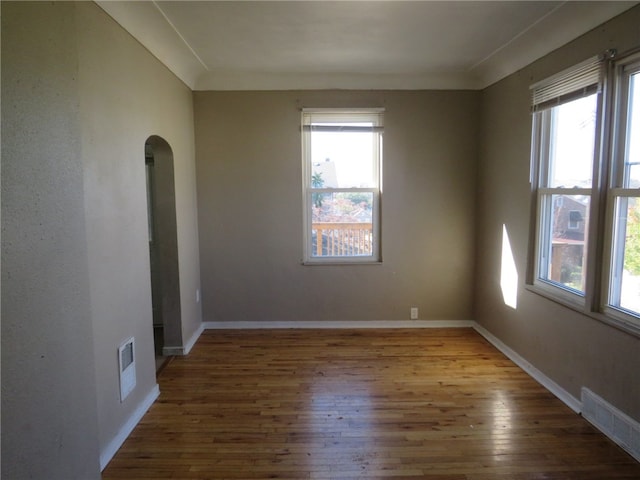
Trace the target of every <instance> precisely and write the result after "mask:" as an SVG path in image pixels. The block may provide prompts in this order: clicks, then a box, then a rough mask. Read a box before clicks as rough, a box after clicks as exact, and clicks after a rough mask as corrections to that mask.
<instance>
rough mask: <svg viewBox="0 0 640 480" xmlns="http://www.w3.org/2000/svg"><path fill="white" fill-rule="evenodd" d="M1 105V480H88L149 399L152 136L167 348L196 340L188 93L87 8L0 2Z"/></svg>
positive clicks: (197, 319)
mask: <svg viewBox="0 0 640 480" xmlns="http://www.w3.org/2000/svg"><path fill="white" fill-rule="evenodd" d="M2 99H3V102H2V124H3V138H2V154H3V165H2V167H3V172H2V187H3V189H2V227H3V238H2V277H3V278H2V283H3V289H2V317H3V322H2V477H3V478H5V477H6V478H11V479H22V478H34V479H46V480H58V479H60V480H63V479H64V480H68V479H83V480H84V479H91V478H99V477H100V473H99V459H100V456H101V455H102V456H103V458H104V455H105V452H108V451H109V448H112V447H113V446H114V444H113V442H114V440H117V438H119V437H118V436H119V435H121V429H122V428H123V427H125V426H126V425H131V420H132V418H133V417H134V414H135V413H136V411H137V410H138V409H139V408H140V407H141V405H143V404H144V401H145V400H148V399H149V398H150V395H152V394H153V391H154V389H155V385H156V378H155V364H154V352H153V333H152V310H151V288H150V272H149V250H148V238H147V211H146V193H145V192H146V181H145V160H144V144H145V141H146V140H147V138H148V137H149V136H151V135H158V136H160V137H162V138H164V139H165V140H166V141H167V142H168V143H169V145H170V146H171V148H172V151H173V157H174V174H175V195H176V198H175V202H176V222H177V229H178V233H177V237H178V238H177V240H178V258H179V268H180V270H179V279H180V291H181V293H182V298H181V299H180V305H181V319H182V326H181V329H180V330H181V331H180V332H179V336H180V337H181V338H182V341H183V342H186V341H188V340H190V339H191V337H192V336H193V335H194V334H196V333H197V332H198V329H199V328H200V326H201V309H200V304H199V303H197V302H196V296H195V292H196V289H197V288H199V286H200V278H199V277H200V272H199V263H200V261H199V253H198V233H197V208H196V194H195V161H194V131H193V99H192V93H191V91H190V90H189V88H187V87H186V86H185V85H184V84H183V83H182V82H180V81H179V80H178V79H177V78H176V77H175V76H174V75H172V74H171V73H170V72H169V71H168V70H167V69H166V68H165V67H164V66H162V64H161V63H160V62H159V61H158V60H156V59H155V58H154V57H153V56H151V55H150V54H149V52H147V51H146V50H145V49H144V48H143V47H142V46H141V45H140V44H139V43H138V42H137V41H135V40H134V39H133V38H132V37H131V36H130V35H128V34H127V33H126V32H125V31H124V30H122V29H121V28H120V27H119V26H118V25H117V24H116V23H115V22H114V21H113V20H112V19H111V18H110V17H109V16H107V15H106V14H105V13H104V12H103V11H102V10H101V9H100V8H99V7H97V6H96V5H95V4H94V3H89V2H78V3H66V2H48V3H32V2H22V3H11V2H2ZM132 336H133V337H135V339H136V347H137V349H136V363H137V369H136V376H137V387H136V388H135V390H134V391H133V392H132V393H131V394H130V396H129V397H128V398H127V399H126V400H125V401H124V402H123V403H121V402H120V398H119V386H118V355H117V348H118V346H119V345H120V344H121V343H122V342H123V341H124V340H126V339H128V338H129V337H132ZM116 446H117V445H116Z"/></svg>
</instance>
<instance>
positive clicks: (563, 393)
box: [474, 323, 582, 413]
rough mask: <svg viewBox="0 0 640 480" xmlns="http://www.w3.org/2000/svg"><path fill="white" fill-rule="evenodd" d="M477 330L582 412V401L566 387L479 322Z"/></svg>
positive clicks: (514, 361) (577, 411) (534, 377)
mask: <svg viewBox="0 0 640 480" xmlns="http://www.w3.org/2000/svg"><path fill="white" fill-rule="evenodd" d="M474 328H475V330H476V331H477V332H478V333H479V334H480V335H482V336H483V337H484V338H486V339H487V341H489V343H491V344H492V345H493V346H494V347H496V348H497V349H498V350H500V351H501V352H502V353H504V354H505V355H506V356H507V357H508V358H509V360H511V361H512V362H513V363H515V364H516V365H518V366H519V367H520V368H521V369H523V370H524V371H525V372H527V373H528V374H529V375H530V376H532V377H533V379H534V380H536V381H537V382H538V383H539V384H540V385H542V386H543V387H545V388H546V389H547V390H549V391H550V392H551V393H553V394H554V395H555V396H556V397H558V398H559V399H560V400H562V402H564V403H565V405H567V406H568V407H569V408H570V409H571V410H573V411H574V412H576V413H580V412H581V410H582V403H581V402H580V400H578V399H577V398H576V397H574V396H573V395H571V394H570V393H569V392H567V391H566V390H565V389H564V388H562V387H561V386H560V385H558V384H557V383H556V382H554V381H553V380H551V379H550V378H549V377H547V376H546V375H545V374H544V373H542V372H541V371H540V370H538V369H537V368H536V367H534V366H533V365H531V364H530V363H529V362H527V361H526V360H525V359H524V358H523V357H521V356H520V355H519V354H518V353H516V352H515V350H512V349H511V348H510V347H508V346H507V345H505V344H504V343H502V341H501V340H499V339H498V338H497V337H495V336H494V335H493V334H492V333H490V332H489V331H488V330H487V329H486V328H484V327H483V326H481V325H479V324H477V323H476V324H475V325H474Z"/></svg>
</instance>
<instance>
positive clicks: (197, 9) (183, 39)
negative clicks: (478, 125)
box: [97, 0, 638, 90]
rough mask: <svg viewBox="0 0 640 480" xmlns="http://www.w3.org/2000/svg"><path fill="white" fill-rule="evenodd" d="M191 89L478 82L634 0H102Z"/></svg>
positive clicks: (385, 86) (420, 86) (502, 72)
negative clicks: (567, 0)
mask: <svg viewBox="0 0 640 480" xmlns="http://www.w3.org/2000/svg"><path fill="white" fill-rule="evenodd" d="M97 3H98V5H100V6H101V7H102V8H103V9H104V10H105V11H106V12H107V13H108V14H109V15H111V16H112V17H113V18H114V19H115V20H116V21H117V22H119V23H120V24H121V25H122V26H123V27H124V28H125V29H126V30H128V31H129V32H130V33H131V34H132V35H133V36H134V37H136V38H137V39H138V40H139V41H140V43H142V44H143V45H144V46H145V47H146V48H147V49H148V50H149V51H150V52H151V53H153V54H154V55H155V56H156V57H158V59H160V60H161V61H162V62H163V63H164V64H165V65H166V66H167V67H168V68H169V69H171V70H172V71H173V72H174V73H175V74H176V75H177V76H178V77H179V78H181V79H182V80H183V81H184V82H185V83H186V84H187V85H188V86H189V87H191V88H192V89H194V90H246V89H250V90H280V89H310V88H313V89H323V88H353V89H378V88H380V89H443V88H446V89H452V88H453V89H458V88H461V89H478V88H484V87H486V86H488V85H490V84H492V83H494V82H496V81H497V80H500V79H501V78H503V77H505V76H506V75H509V74H511V73H513V72H515V71H517V70H518V69H520V68H522V67H524V66H526V65H527V64H529V63H531V62H532V61H534V60H536V59H538V58H540V57H542V56H544V55H546V54H547V53H549V52H551V51H552V50H554V49H556V48H558V47H560V46H561V45H564V44H565V43H567V42H569V41H571V40H573V39H574V38H577V37H578V36H580V35H582V34H583V33H586V32H587V31H589V30H591V29H592V28H594V27H596V26H598V25H599V24H601V23H602V22H604V21H606V20H608V19H610V18H612V17H614V16H616V15H618V14H619V13H621V12H623V11H624V10H627V9H629V8H631V7H632V6H633V5H635V4H637V3H638V2H617V1H603V2H599V1H588V2H577V1H569V2H562V1H471V2H467V1H464V2H463V1H454V0H449V1H400V0H388V1H380V0H379V1H356V0H352V1H313V0H299V1H255V2H253V1H238V0H236V1H155V2H149V1H130V2H120V1H116V2H113V1H98V2H97Z"/></svg>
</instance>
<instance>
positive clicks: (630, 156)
mask: <svg viewBox="0 0 640 480" xmlns="http://www.w3.org/2000/svg"><path fill="white" fill-rule="evenodd" d="M626 139H627V141H626V149H625V152H626V153H625V164H626V167H627V168H626V175H625V177H626V178H625V187H627V188H640V73H636V74H634V75H631V76H630V78H629V103H628V116H627V131H626Z"/></svg>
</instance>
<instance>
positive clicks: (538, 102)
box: [527, 57, 603, 309]
mask: <svg viewBox="0 0 640 480" xmlns="http://www.w3.org/2000/svg"><path fill="white" fill-rule="evenodd" d="M602 71H603V67H602V62H601V60H600V59H599V58H597V57H594V58H590V59H588V60H586V61H584V62H582V63H580V64H578V65H576V66H575V67H572V68H570V69H567V70H565V71H563V72H560V73H559V74H557V75H554V76H552V77H550V78H548V79H546V80H543V81H542V82H538V83H536V84H535V85H533V86H532V87H531V89H532V112H533V123H532V137H531V145H532V147H531V179H530V180H531V187H532V202H533V205H535V208H534V211H535V214H534V215H533V220H532V227H531V228H532V231H534V232H535V234H534V235H533V236H532V241H531V244H530V261H529V273H528V274H527V283H528V285H529V286H531V287H534V289H535V291H537V292H539V293H542V294H544V295H546V296H548V297H550V298H553V299H555V300H559V301H561V302H563V303H565V304H568V305H570V306H572V307H577V308H579V309H584V308H585V307H586V305H588V302H589V301H590V298H589V296H588V295H589V294H590V288H589V285H590V281H589V271H590V270H591V269H592V268H593V267H592V264H591V263H592V262H591V260H592V259H593V257H594V253H595V245H594V242H592V241H590V240H591V239H592V238H594V234H593V233H592V232H593V228H594V225H593V222H591V221H590V222H589V228H588V230H585V232H584V236H585V240H584V241H585V247H584V253H583V255H584V257H583V265H582V268H583V270H585V273H584V278H585V282H584V291H579V290H575V289H573V288H570V287H568V286H565V285H563V284H561V283H558V282H554V281H552V280H551V279H550V278H549V277H550V272H549V268H548V265H549V258H548V255H549V254H550V252H551V245H550V244H549V242H550V232H549V231H548V227H549V226H550V225H551V222H550V219H549V218H548V216H549V215H552V214H553V213H552V212H553V198H554V197H553V196H554V195H567V196H573V195H579V196H585V197H588V198H589V209H588V216H589V218H590V219H596V218H597V211H598V208H599V205H598V202H597V195H596V192H597V187H598V185H597V184H596V182H597V179H598V178H599V177H600V175H599V166H600V158H599V155H598V152H599V151H600V135H599V132H600V125H601V123H600V120H599V118H600V116H601V115H600V112H602V105H603V104H602V101H603V100H602V94H601V90H602V74H601V72H602ZM592 94H597V100H596V102H597V107H596V111H597V112H598V113H597V119H596V125H595V142H594V159H593V172H592V184H591V186H590V187H589V188H576V187H572V188H566V187H550V186H549V185H548V184H549V175H550V172H549V167H550V148H551V140H552V139H551V132H552V121H553V115H552V109H553V107H556V106H559V105H562V104H565V103H568V102H571V101H574V100H577V99H579V98H583V97H587V96H589V95H592Z"/></svg>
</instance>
